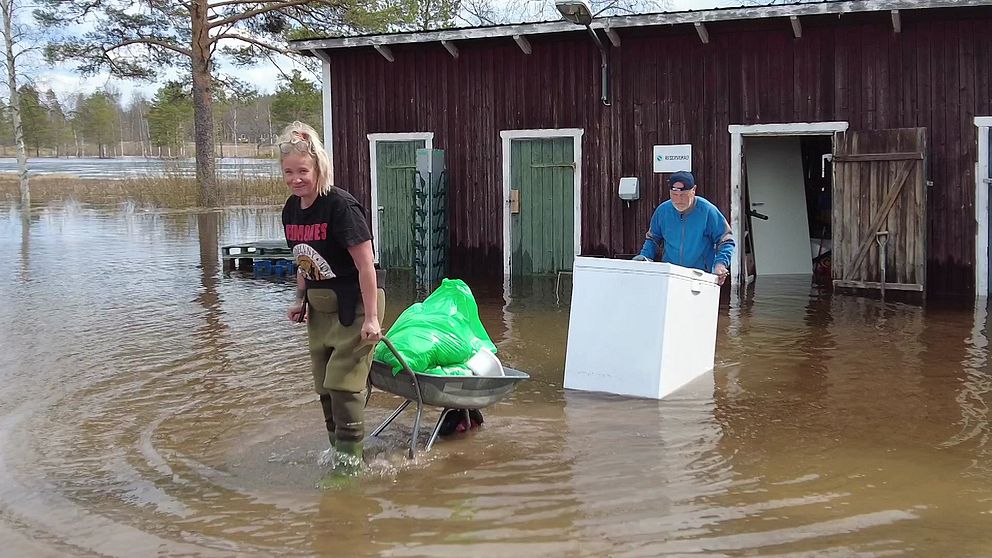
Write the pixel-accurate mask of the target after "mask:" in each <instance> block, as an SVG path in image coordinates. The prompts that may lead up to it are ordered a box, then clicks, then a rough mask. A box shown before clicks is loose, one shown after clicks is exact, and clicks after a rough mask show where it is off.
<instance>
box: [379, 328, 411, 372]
mask: <svg viewBox="0 0 992 558" xmlns="http://www.w3.org/2000/svg"><path fill="white" fill-rule="evenodd" d="M382 342H383V343H385V344H386V348H388V349H389V352H391V353H393V356H394V357H396V360H397V361H398V362H399V363H400V366H402V367H403V370H404V371H406V373H407V374H409V375H411V376H414V377H416V375H415V374H414V373H413V370H411V369H410V365H408V364H407V363H406V360H405V359H404V358H403V355H401V354H400V352H399V351H397V350H396V346H394V345H393V342H392V341H390V340H389V338H388V337H386V336H385V335H383V336H382Z"/></svg>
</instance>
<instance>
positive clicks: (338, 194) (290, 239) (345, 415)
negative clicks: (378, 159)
mask: <svg viewBox="0 0 992 558" xmlns="http://www.w3.org/2000/svg"><path fill="white" fill-rule="evenodd" d="M279 153H280V162H281V164H282V172H283V178H284V179H285V180H286V185H288V186H289V188H290V191H291V192H292V195H291V196H290V197H289V199H288V200H286V205H285V207H283V210H282V224H283V230H284V231H285V234H286V242H287V243H288V244H289V247H290V248H291V249H292V250H293V255H294V257H295V258H296V263H297V265H298V266H299V272H298V274H297V276H296V287H297V288H296V302H294V303H293V305H292V306H290V308H289V312H288V315H289V319H290V320H292V321H294V322H301V321H304V319H305V320H306V321H307V335H308V337H309V344H310V361H311V363H312V372H313V380H314V388H315V389H316V391H317V393H318V395H320V404H321V407H322V408H323V411H324V422H325V424H326V425H327V435H328V438H329V439H330V442H331V447H332V449H333V450H334V451H333V452H332V453H333V454H335V455H336V456H337V459H336V460H335V461H336V462H335V468H336V470H337V471H339V472H340V471H344V472H355V471H357V470H358V469H359V468H360V466H361V463H362V450H363V448H362V439H363V438H364V437H365V426H364V414H365V408H364V402H365V397H364V390H365V385H366V379H367V378H368V375H369V367H370V366H371V364H372V347H373V345H375V343H376V341H378V340H379V339H380V338H382V330H381V327H380V322H381V321H382V313H383V309H384V307H385V295H384V292H383V291H382V289H380V288H378V285H377V284H376V273H375V267H374V265H373V256H372V233H371V231H370V229H369V225H368V221H367V220H366V218H365V211H364V210H363V209H362V206H361V204H359V203H358V201H357V200H356V199H355V198H354V197H352V195H351V194H349V193H348V192H345V191H344V190H342V189H340V188H337V187H335V186H332V185H331V176H330V170H331V164H330V161H329V160H328V157H327V153H326V152H325V151H324V147H323V145H321V142H320V139H319V138H318V137H317V133H316V131H314V129H313V128H311V127H310V126H308V125H306V124H303V123H302V122H294V123H292V124H290V125H289V126H287V127H286V129H285V130H284V131H283V134H282V136H281V137H280V141H279Z"/></svg>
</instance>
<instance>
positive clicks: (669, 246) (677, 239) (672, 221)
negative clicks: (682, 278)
mask: <svg viewBox="0 0 992 558" xmlns="http://www.w3.org/2000/svg"><path fill="white" fill-rule="evenodd" d="M668 184H669V187H670V188H671V199H670V200H668V201H666V202H664V203H662V204H661V205H659V206H658V209H656V210H655V211H654V215H653V216H652V217H651V225H650V227H649V228H648V232H647V234H646V235H645V238H646V240H645V241H644V248H642V249H641V253H640V254H638V255H636V256H634V259H635V260H638V261H661V262H665V263H672V264H675V265H680V266H683V267H691V268H695V269H701V270H703V271H706V272H710V273H713V274H715V275H716V276H717V281H718V282H719V284H721V285H722V284H723V283H724V281H726V279H727V276H728V275H729V274H730V256H731V255H732V254H733V253H734V234H733V231H731V229H730V224H729V223H727V220H726V219H725V218H724V217H723V214H722V213H720V210H719V209H717V208H716V206H715V205H713V204H712V203H710V202H709V201H708V200H707V199H706V198H703V197H702V196H697V195H696V179H695V178H693V176H692V173H690V172H687V171H680V172H677V173H675V174H673V175H672V176H671V177H670V178H669V179H668ZM659 250H660V251H659Z"/></svg>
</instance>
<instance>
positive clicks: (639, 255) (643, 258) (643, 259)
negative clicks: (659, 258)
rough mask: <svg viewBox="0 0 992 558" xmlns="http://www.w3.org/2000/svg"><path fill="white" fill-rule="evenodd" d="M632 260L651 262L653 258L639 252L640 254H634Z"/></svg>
mask: <svg viewBox="0 0 992 558" xmlns="http://www.w3.org/2000/svg"><path fill="white" fill-rule="evenodd" d="M631 261H635V262H649V261H651V260H649V259H647V258H646V257H644V256H642V255H641V254H638V255H636V256H634V257H633V258H631Z"/></svg>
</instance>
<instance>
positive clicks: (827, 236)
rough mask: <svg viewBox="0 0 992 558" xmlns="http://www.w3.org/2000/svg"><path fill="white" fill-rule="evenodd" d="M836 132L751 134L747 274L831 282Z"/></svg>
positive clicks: (746, 150) (746, 154) (747, 173)
mask: <svg viewBox="0 0 992 558" xmlns="http://www.w3.org/2000/svg"><path fill="white" fill-rule="evenodd" d="M832 150H833V140H832V136H829V135H827V136H773V137H751V138H745V139H744V144H743V153H744V163H743V164H744V184H745V188H744V197H745V204H746V212H745V214H744V216H743V217H744V220H745V223H744V224H745V226H744V237H745V242H744V255H745V267H746V276H747V277H748V279H749V280H751V279H753V278H754V277H755V276H757V275H812V276H813V277H814V279H815V280H817V282H820V283H825V284H829V282H830V251H831V248H832V244H831V226H830V221H831V203H832V199H831V195H832V173H831V169H830V163H829V161H830V159H831V157H832V155H831V153H832Z"/></svg>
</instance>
